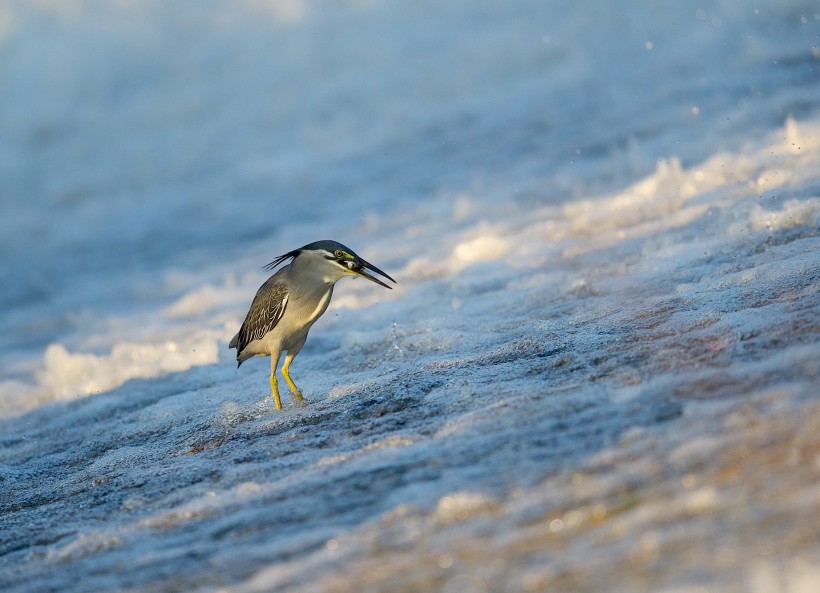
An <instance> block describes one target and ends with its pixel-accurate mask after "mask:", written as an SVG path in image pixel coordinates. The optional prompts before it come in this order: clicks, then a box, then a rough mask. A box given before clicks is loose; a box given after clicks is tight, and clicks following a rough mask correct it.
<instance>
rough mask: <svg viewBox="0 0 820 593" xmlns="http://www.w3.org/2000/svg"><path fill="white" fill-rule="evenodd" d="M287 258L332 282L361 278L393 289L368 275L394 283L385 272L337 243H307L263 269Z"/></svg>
mask: <svg viewBox="0 0 820 593" xmlns="http://www.w3.org/2000/svg"><path fill="white" fill-rule="evenodd" d="M289 258H294V260H299V263H300V264H301V263H302V260H304V265H305V266H307V267H308V268H309V269H310V270H311V271H314V272H316V273H321V274H323V275H325V276H326V277H327V278H329V279H331V280H332V281H334V282H335V281H336V280H338V279H339V278H343V277H344V276H362V277H364V278H367V279H368V280H370V281H371V282H375V283H376V284H378V285H380V286H384V287H385V288H390V289H392V288H393V287H392V286H389V285H387V284H385V283H384V282H382V281H381V280H380V279H378V278H376V277H375V276H373V275H372V274H370V273H368V270H369V271H371V272H375V273H376V274H379V275H380V276H384V277H385V278H387V279H388V280H390V281H391V282H393V283H395V282H396V281H395V280H393V278H391V277H390V275H388V274H387V273H386V272H383V271H382V270H380V269H379V268H377V267H376V266H374V265H373V264H371V263H370V262H368V261H367V260H365V259H363V258H361V257H359V256H358V255H356V253H355V252H354V251H353V250H352V249H350V248H349V247H345V246H344V245H342V244H341V243H339V242H338V241H331V240H324V241H316V242H314V243H309V244H307V245H305V246H304V247H300V248H299V249H295V250H293V251H290V252H288V253H286V254H284V255H280V256H279V257H277V258H276V259H275V260H273V261H272V262H271V263H269V264H268V265H267V266H265V269H266V270H268V271H271V270H273V269H274V268H276V267H277V266H278V265H279V264H281V263H282V262H284V261H285V260H287V259H289Z"/></svg>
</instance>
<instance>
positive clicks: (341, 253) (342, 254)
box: [333, 249, 344, 258]
mask: <svg viewBox="0 0 820 593" xmlns="http://www.w3.org/2000/svg"><path fill="white" fill-rule="evenodd" d="M333 255H335V256H336V257H338V258H341V257H342V256H344V252H343V251H342V250H341V249H337V250H336V253H334V254H333Z"/></svg>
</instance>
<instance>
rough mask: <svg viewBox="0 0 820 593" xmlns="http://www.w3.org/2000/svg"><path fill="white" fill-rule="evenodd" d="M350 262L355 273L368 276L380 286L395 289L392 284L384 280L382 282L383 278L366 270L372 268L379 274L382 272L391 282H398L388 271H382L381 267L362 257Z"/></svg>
mask: <svg viewBox="0 0 820 593" xmlns="http://www.w3.org/2000/svg"><path fill="white" fill-rule="evenodd" d="M350 264H352V266H350V271H351V272H353V273H354V274H356V275H357V276H363V277H365V278H367V279H368V280H370V281H371V282H375V283H376V284H378V285H380V286H384V287H385V288H389V289H391V290H392V289H393V287H392V286H388V285H387V284H385V283H384V282H382V281H381V280H379V279H378V278H376V277H375V276H372V275H371V274H368V273H367V271H366V270H372V271H374V272H376V273H377V274H380V275H381V276H384V277H385V278H387V279H388V280H390V281H391V282H393V283H395V282H396V281H395V280H393V279H392V278H391V277H390V276H389V275H388V274H387V273H386V272H382V271H381V270H380V269H379V268H377V267H376V266H374V265H373V264H371V263H370V262H367V261H365V260H363V259H361V258H358V259H357V260H356V261H355V262H350Z"/></svg>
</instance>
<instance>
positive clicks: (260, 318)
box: [236, 279, 288, 355]
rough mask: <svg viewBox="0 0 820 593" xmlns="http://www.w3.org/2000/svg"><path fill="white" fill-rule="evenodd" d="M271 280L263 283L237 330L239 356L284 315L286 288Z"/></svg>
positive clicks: (286, 299) (286, 297) (286, 298)
mask: <svg viewBox="0 0 820 593" xmlns="http://www.w3.org/2000/svg"><path fill="white" fill-rule="evenodd" d="M271 280H272V279H271ZM271 280H268V282H265V284H263V285H262V287H261V288H260V289H259V291H258V292H257V293H256V296H255V297H254V298H253V303H251V308H250V310H249V311H248V314H247V316H246V317H245V322H244V323H243V324H242V328H241V329H240V330H239V341H238V344H237V349H236V353H237V355H239V354H241V353H242V351H243V350H244V349H245V347H246V346H247V345H248V344H250V343H251V342H253V341H254V340H259V339H260V338H263V337H264V336H265V334H267V333H268V332H269V331H271V330H272V329H273V328H274V327H276V324H277V323H279V321H280V320H281V319H282V316H283V315H284V314H285V308H286V307H287V304H288V291H287V288H286V287H285V285H284V284H282V283H280V282H271Z"/></svg>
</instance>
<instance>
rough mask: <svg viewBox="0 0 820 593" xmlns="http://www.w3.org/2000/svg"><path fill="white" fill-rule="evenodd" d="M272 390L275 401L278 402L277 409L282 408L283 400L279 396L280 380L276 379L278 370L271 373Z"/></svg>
mask: <svg viewBox="0 0 820 593" xmlns="http://www.w3.org/2000/svg"><path fill="white" fill-rule="evenodd" d="M270 392H271V395H273V403H275V404H276V409H277V410H281V409H282V400H281V399H280V398H279V382H278V381H277V380H276V371H273V372H272V373H271V374H270Z"/></svg>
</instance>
